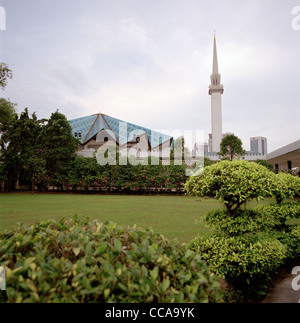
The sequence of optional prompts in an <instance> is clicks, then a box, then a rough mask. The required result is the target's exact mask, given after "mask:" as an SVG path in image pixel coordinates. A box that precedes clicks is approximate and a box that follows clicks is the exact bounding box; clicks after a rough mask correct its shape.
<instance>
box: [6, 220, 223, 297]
mask: <svg viewBox="0 0 300 323" xmlns="http://www.w3.org/2000/svg"><path fill="white" fill-rule="evenodd" d="M0 263H1V264H2V265H3V266H5V269H6V275H7V291H6V292H7V301H8V302H11V303H14V302H41V303H44V302H50V303H52V302H76V303H79V302H101V303H103V302H104V303H105V302H113V303H119V302H125V303H152V302H153V303H157V302H167V303H171V302H176V303H177V302H179V303H181V302H222V294H221V292H220V286H219V283H218V281H217V277H216V276H215V275H214V274H212V273H211V272H210V271H209V270H208V266H207V265H206V263H205V262H204V261H203V260H201V258H200V256H199V255H198V254H197V253H194V252H192V251H191V250H189V249H188V248H187V247H184V246H182V245H180V244H179V243H178V242H176V241H173V242H170V241H168V240H167V239H165V238H164V237H163V236H162V235H159V234H155V233H154V232H153V231H152V230H150V229H148V230H143V229H140V228H137V227H132V228H131V227H127V228H125V227H120V226H118V225H116V224H114V223H110V222H109V223H105V224H103V223H101V222H99V221H97V220H96V221H92V222H90V221H82V220H81V221H79V220H76V219H74V220H69V221H66V220H62V221H60V222H56V221H46V222H41V223H37V224H34V225H32V226H26V225H20V226H19V227H18V228H16V229H14V230H11V231H9V232H5V233H3V234H1V235H0Z"/></svg>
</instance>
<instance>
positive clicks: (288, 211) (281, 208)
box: [256, 202, 300, 231]
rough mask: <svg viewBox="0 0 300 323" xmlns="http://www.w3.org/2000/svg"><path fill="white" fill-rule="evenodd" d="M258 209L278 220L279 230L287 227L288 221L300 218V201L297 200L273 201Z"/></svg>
mask: <svg viewBox="0 0 300 323" xmlns="http://www.w3.org/2000/svg"><path fill="white" fill-rule="evenodd" d="M256 209H257V210H258V211H261V212H263V213H264V214H265V215H266V216H271V217H273V218H274V219H275V220H277V222H278V223H279V225H277V230H279V231H281V230H285V229H287V227H288V224H287V221H289V220H292V219H299V218H300V203H297V202H284V203H281V204H276V203H271V204H268V205H264V206H260V207H257V208H256Z"/></svg>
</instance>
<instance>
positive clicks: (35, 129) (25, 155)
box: [1, 108, 44, 186]
mask: <svg viewBox="0 0 300 323" xmlns="http://www.w3.org/2000/svg"><path fill="white" fill-rule="evenodd" d="M40 131H41V120H38V119H37V116H36V114H35V113H33V114H32V115H31V117H30V116H29V112H28V109H27V108H26V109H25V110H24V112H22V113H21V114H20V116H19V117H18V116H16V117H15V118H14V119H11V121H10V126H9V127H8V128H7V129H6V132H5V133H3V135H2V137H1V141H2V147H3V149H2V153H1V159H2V162H3V163H4V169H5V171H6V174H7V177H8V179H9V182H10V183H11V184H12V183H14V182H15V181H16V180H17V179H19V180H21V181H23V182H24V181H25V182H26V181H29V182H30V183H31V184H32V186H33V182H34V178H35V177H36V176H37V174H38V173H39V172H41V171H42V169H43V167H42V165H43V163H44V161H43V160H42V158H41V147H40V145H39V142H38V139H37V138H38V136H39V133H40ZM12 186H13V185H12Z"/></svg>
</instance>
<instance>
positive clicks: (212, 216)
mask: <svg viewBox="0 0 300 323" xmlns="http://www.w3.org/2000/svg"><path fill="white" fill-rule="evenodd" d="M205 221H206V222H207V223H208V224H209V225H210V226H211V227H212V229H213V230H214V232H215V233H217V232H219V233H221V234H226V235H228V236H238V235H243V234H245V233H255V232H259V231H267V230H269V229H271V228H273V227H274V225H275V220H274V216H273V214H268V213H266V214H265V215H262V213H261V212H260V211H259V210H238V211H237V213H236V215H235V216H234V217H230V216H228V214H227V212H226V211H222V210H218V211H212V212H209V213H208V214H207V215H206V217H205Z"/></svg>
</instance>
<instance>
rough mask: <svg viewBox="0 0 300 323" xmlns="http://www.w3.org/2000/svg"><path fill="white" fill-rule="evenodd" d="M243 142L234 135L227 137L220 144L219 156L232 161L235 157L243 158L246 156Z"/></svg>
mask: <svg viewBox="0 0 300 323" xmlns="http://www.w3.org/2000/svg"><path fill="white" fill-rule="evenodd" d="M242 145H243V144H242V141H241V139H239V138H238V137H236V136H235V135H233V134H229V135H226V136H225V137H224V138H223V139H222V141H221V144H220V152H219V155H220V156H222V157H225V158H229V160H230V161H232V160H233V159H234V158H235V157H241V156H244V155H245V154H246V152H245V150H244V149H243V147H242Z"/></svg>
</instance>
